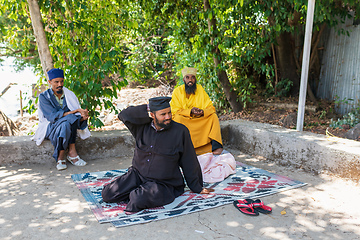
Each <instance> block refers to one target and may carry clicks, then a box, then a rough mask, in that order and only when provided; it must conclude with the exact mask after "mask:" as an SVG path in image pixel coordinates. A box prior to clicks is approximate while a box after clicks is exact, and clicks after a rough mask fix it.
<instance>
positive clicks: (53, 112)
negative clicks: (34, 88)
mask: <svg viewBox="0 0 360 240" xmlns="http://www.w3.org/2000/svg"><path fill="white" fill-rule="evenodd" d="M39 107H40V109H41V111H42V112H43V114H44V117H45V118H46V119H47V120H48V121H49V122H50V123H54V122H56V121H57V120H58V119H60V118H62V116H63V115H64V110H62V109H56V108H55V107H54V106H53V105H52V104H51V102H50V99H48V98H46V97H45V96H44V95H43V94H40V95H39Z"/></svg>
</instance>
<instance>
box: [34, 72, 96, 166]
mask: <svg viewBox="0 0 360 240" xmlns="http://www.w3.org/2000/svg"><path fill="white" fill-rule="evenodd" d="M47 74H48V79H49V80H48V83H49V85H50V88H49V89H48V90H46V91H45V92H43V93H41V94H40V95H39V108H38V114H39V127H38V129H37V130H36V133H35V135H34V137H33V138H32V139H33V140H35V141H36V144H37V145H40V144H41V143H42V141H43V140H44V139H49V140H50V141H51V143H52V145H53V146H54V154H53V157H54V158H55V161H56V162H57V165H56V168H57V170H64V169H66V168H67V166H66V160H65V150H66V149H67V148H69V152H68V155H67V160H68V161H69V162H71V163H72V164H73V165H75V166H85V165H86V162H85V161H84V160H82V159H81V158H80V157H79V155H78V154H77V152H76V148H75V140H76V136H77V134H78V133H79V136H80V137H81V138H82V139H85V138H88V137H90V135H91V134H90V131H89V129H88V127H87V126H88V125H87V119H88V118H89V115H88V110H86V109H81V108H80V104H79V100H78V99H77V97H76V96H75V94H74V93H73V92H72V91H70V90H69V89H67V88H66V87H64V71H63V70H61V69H58V68H54V69H51V70H50V71H48V72H47Z"/></svg>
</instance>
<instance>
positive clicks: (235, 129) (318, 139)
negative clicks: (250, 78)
mask: <svg viewBox="0 0 360 240" xmlns="http://www.w3.org/2000/svg"><path fill="white" fill-rule="evenodd" d="M221 131H222V137H223V141H224V145H225V146H229V147H231V148H235V149H237V150H240V151H242V152H244V153H247V154H252V155H257V156H262V157H265V158H266V159H267V160H270V161H274V162H277V163H279V164H280V165H292V166H295V167H297V168H303V169H304V170H306V171H311V172H316V173H320V172H321V171H324V170H327V171H330V172H332V173H335V174H337V175H339V176H341V177H346V178H351V179H353V180H359V179H360V142H357V141H353V140H347V139H341V138H327V137H326V136H324V135H319V134H313V133H309V132H297V131H295V130H290V129H286V128H283V127H280V126H276V125H270V124H264V123H257V122H251V121H244V120H231V121H222V122H221ZM30 138H31V137H30V136H21V137H0V165H6V164H11V163H19V164H21V163H43V162H44V161H54V159H53V158H52V157H51V156H52V154H53V146H52V145H51V143H50V141H44V142H43V143H42V144H41V145H40V146H36V144H35V142H33V141H31V140H30ZM134 146H135V141H134V138H133V137H132V135H131V134H130V132H129V131H128V130H121V131H106V132H92V136H91V137H90V138H89V139H86V140H78V141H77V150H78V153H79V155H80V156H81V157H83V158H84V159H86V160H92V159H99V158H100V159H101V158H109V157H121V156H130V155H132V154H133V149H134Z"/></svg>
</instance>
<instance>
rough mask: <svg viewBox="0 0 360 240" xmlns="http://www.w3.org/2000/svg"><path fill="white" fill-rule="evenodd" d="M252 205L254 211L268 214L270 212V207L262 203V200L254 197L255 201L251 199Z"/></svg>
mask: <svg viewBox="0 0 360 240" xmlns="http://www.w3.org/2000/svg"><path fill="white" fill-rule="evenodd" d="M253 207H254V209H255V211H257V212H260V213H264V214H269V213H271V212H272V208H271V207H269V206H266V205H264V203H263V201H261V200H260V199H256V200H255V201H253Z"/></svg>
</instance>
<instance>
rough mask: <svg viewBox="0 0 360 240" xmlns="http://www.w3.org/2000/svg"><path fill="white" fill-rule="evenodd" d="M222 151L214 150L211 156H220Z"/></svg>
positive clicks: (219, 149) (221, 149)
mask: <svg viewBox="0 0 360 240" xmlns="http://www.w3.org/2000/svg"><path fill="white" fill-rule="evenodd" d="M222 151H223V148H218V149H215V150H214V151H213V154H214V155H220V154H221V153H222Z"/></svg>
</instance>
